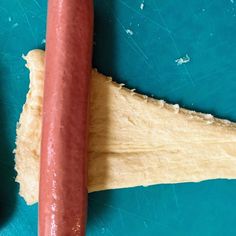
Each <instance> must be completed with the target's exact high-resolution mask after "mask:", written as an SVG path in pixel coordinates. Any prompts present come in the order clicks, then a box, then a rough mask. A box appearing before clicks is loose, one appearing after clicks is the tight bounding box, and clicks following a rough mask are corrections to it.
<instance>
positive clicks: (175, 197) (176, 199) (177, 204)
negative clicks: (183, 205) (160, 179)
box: [172, 185, 179, 208]
mask: <svg viewBox="0 0 236 236" xmlns="http://www.w3.org/2000/svg"><path fill="white" fill-rule="evenodd" d="M172 190H173V195H174V199H175V204H176V207H177V208H179V201H178V197H177V194H176V191H175V186H174V185H172Z"/></svg>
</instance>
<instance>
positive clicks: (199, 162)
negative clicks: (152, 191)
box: [15, 50, 236, 204]
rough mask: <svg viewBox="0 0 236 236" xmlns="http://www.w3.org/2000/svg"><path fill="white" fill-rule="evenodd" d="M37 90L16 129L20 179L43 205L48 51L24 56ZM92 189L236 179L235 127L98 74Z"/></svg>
mask: <svg viewBox="0 0 236 236" xmlns="http://www.w3.org/2000/svg"><path fill="white" fill-rule="evenodd" d="M25 59H26V61H27V67H28V68H29V70H30V90H29V92H28V94H27V100H26V103H25V105H24V107H23V112H22V114H21V117H20V121H19V125H18V129H17V141H16V144H17V148H16V151H15V152H16V170H17V173H18V175H17V178H16V181H17V182H19V183H20V194H21V195H22V196H23V197H24V198H25V200H26V202H27V203H28V204H33V203H35V202H37V200H38V181H39V159H40V138H41V133H40V131H41V116H42V92H43V78H44V51H41V50H33V51H31V52H29V53H28V55H27V56H26V57H25ZM89 141H90V145H89V179H88V189H89V192H93V191H99V190H104V189H114V188H126V187H133V186H140V185H143V186H147V185H153V184H159V183H179V182H197V181H201V180H205V179H215V178H229V179H230V178H236V125H235V124H234V123H231V122H229V121H225V120H220V119H216V118H213V117H212V116H211V115H205V114H201V113H196V112H193V111H188V110H185V109H181V108H179V106H178V105H169V104H167V103H165V102H164V101H160V100H154V99H151V98H148V97H146V96H142V95H140V94H137V93H135V92H134V91H131V90H128V89H126V88H124V87H123V86H122V85H119V84H117V83H115V82H112V81H111V78H108V77H105V76H103V75H101V74H99V73H98V72H96V71H93V72H92V80H91V99H90V127H89Z"/></svg>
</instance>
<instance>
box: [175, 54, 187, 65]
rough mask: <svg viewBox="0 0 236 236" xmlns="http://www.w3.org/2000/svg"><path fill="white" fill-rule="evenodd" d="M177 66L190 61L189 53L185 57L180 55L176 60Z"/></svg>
mask: <svg viewBox="0 0 236 236" xmlns="http://www.w3.org/2000/svg"><path fill="white" fill-rule="evenodd" d="M175 62H176V64H177V66H180V65H182V64H186V63H188V62H190V57H189V55H188V54H186V55H185V56H184V57H180V58H178V59H176V60H175Z"/></svg>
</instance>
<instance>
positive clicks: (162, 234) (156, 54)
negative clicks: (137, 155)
mask: <svg viewBox="0 0 236 236" xmlns="http://www.w3.org/2000/svg"><path fill="white" fill-rule="evenodd" d="M142 3H143V5H142V6H143V7H141V4H142ZM141 8H143V9H141ZM45 25H46V1H45V0H11V1H9V0H1V2H0V235H1V236H8V235H20V236H21V235H22V236H30V235H36V234H37V205H34V206H30V207H29V206H27V205H26V204H25V202H24V200H23V199H22V198H21V197H19V195H18V189H19V186H18V184H16V183H15V182H14V178H15V175H16V173H15V171H14V155H13V154H12V150H13V149H14V147H15V144H14V142H15V128H16V122H17V120H18V119H19V115H20V112H21V109H22V104H23V103H24V101H25V95H26V92H27V89H28V83H29V80H28V71H27V69H26V68H25V67H24V63H25V62H24V61H23V60H22V58H21V55H22V54H26V53H27V52H28V51H29V50H30V49H33V48H44V47H45V43H44V39H45ZM186 55H188V56H189V57H190V61H189V62H188V63H186V64H182V65H179V66H178V65H177V63H176V61H175V60H176V59H178V58H180V57H184V56H186ZM93 64H94V67H96V68H98V70H99V71H101V72H103V73H104V74H107V75H112V76H113V78H114V80H116V81H118V82H123V83H125V84H126V85H127V86H128V87H129V88H136V89H137V90H138V91H139V92H142V93H145V94H148V95H150V96H154V97H156V98H162V99H165V100H167V101H169V102H171V103H179V104H181V106H183V107H186V108H189V109H194V110H197V111H203V112H207V113H212V114H214V115H215V116H218V117H222V118H227V119H230V120H232V121H236V106H235V101H236V2H235V3H234V1H233V0H231V1H230V0H214V1H209V0H174V1H173V0H145V1H143V0H96V1H95V38H94V61H93ZM235 196H236V181H234V180H211V181H205V182H202V183H197V184H193V183H186V184H175V185H173V184H169V185H156V186H152V187H145V188H144V187H136V188H129V189H121V190H112V191H103V192H98V193H92V194H89V214H88V226H87V235H90V236H95V235H98V236H99V235H104V236H120V235H127V236H131V235H134V236H139V235H142V236H143V235H144V236H156V235H159V236H169V235H171V236H177V235H179V236H192V235H196V236H199V235H200V236H205V235H209V236H210V235H212V236H217V235H219V236H221V235H226V236H231V235H236V224H235V223H236V197H235Z"/></svg>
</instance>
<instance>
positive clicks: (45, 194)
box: [39, 0, 93, 236]
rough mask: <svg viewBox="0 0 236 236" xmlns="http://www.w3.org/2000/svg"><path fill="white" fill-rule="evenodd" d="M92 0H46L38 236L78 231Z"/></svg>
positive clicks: (83, 203) (82, 213)
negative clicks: (47, 0)
mask: <svg viewBox="0 0 236 236" xmlns="http://www.w3.org/2000/svg"><path fill="white" fill-rule="evenodd" d="M92 2H93V1H91V0H70V1H66V0H49V3H48V21H47V38H46V42H47V45H46V49H47V50H46V72H45V85H44V101H43V128H42V143H41V163H40V166H41V168H40V193H39V235H40V236H51V235H57V236H58V235H63V236H66V235H84V234H85V224H86V209H87V124H88V121H87V119H88V100H89V99H88V96H89V79H90V77H91V57H92V37H93V4H92Z"/></svg>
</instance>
